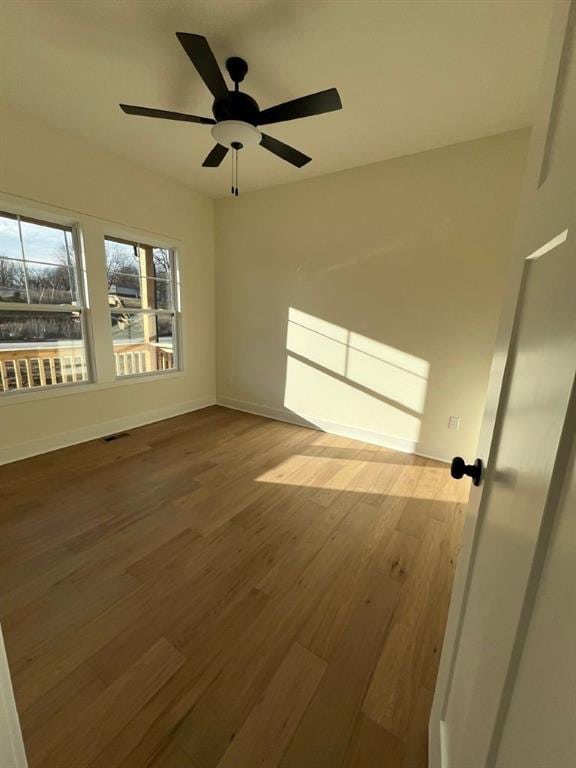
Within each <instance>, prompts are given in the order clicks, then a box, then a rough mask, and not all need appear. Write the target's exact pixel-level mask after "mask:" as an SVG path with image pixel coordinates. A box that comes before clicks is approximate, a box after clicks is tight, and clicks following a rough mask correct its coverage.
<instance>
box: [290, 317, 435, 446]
mask: <svg viewBox="0 0 576 768" xmlns="http://www.w3.org/2000/svg"><path fill="white" fill-rule="evenodd" d="M286 349H287V352H288V359H287V364H286V387H285V394H284V405H285V406H286V407H287V408H289V409H290V410H291V411H293V412H294V413H297V414H298V415H300V416H302V417H303V418H305V419H307V420H308V421H310V422H312V423H313V424H317V425H318V422H322V421H329V422H334V423H338V424H344V425H350V426H353V427H355V428H358V429H364V430H370V431H372V432H378V433H381V434H387V435H390V436H395V437H400V438H402V439H404V440H411V441H414V442H416V441H417V440H418V438H419V435H420V422H421V414H422V412H423V410H424V404H425V399H426V388H427V384H428V376H429V364H428V362H427V361H426V360H422V359H421V358H419V357H416V356H414V355H411V354H408V353H407V352H404V351H402V350H399V349H396V348H394V347H391V346H389V345H387V344H384V343H382V342H380V341H376V340H375V339H372V338H369V337H367V336H363V335H362V334H359V333H356V332H354V331H350V330H348V329H346V328H343V327H341V326H339V325H336V324H334V323H330V322H328V321H326V320H323V319H322V318H318V317H314V316H313V315H310V314H308V313H306V312H302V311H301V310H298V309H295V308H294V307H290V309H289V313H288V330H287V338H286Z"/></svg>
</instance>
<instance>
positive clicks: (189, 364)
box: [0, 108, 214, 460]
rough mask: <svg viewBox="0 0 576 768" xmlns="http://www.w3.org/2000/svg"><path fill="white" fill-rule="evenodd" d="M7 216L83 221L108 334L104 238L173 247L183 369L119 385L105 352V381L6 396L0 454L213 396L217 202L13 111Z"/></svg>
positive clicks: (100, 327) (2, 176) (53, 443)
mask: <svg viewBox="0 0 576 768" xmlns="http://www.w3.org/2000/svg"><path fill="white" fill-rule="evenodd" d="M0 125H1V133H0V209H1V208H2V207H3V206H10V207H11V208H12V209H13V210H17V211H21V212H22V213H30V214H34V213H35V214H36V215H42V213H45V215H46V216H50V215H51V214H54V215H60V216H63V217H66V218H68V219H70V220H73V221H77V222H79V223H80V225H81V227H82V230H83V235H84V241H85V251H86V259H87V262H88V266H89V274H90V279H89V296H90V302H91V314H92V321H93V324H94V326H95V331H96V332H97V333H98V334H99V335H100V337H101V338H102V337H105V336H106V334H110V322H109V318H108V314H107V313H108V309H107V298H106V288H105V273H104V271H103V270H104V253H103V235H104V234H112V235H114V234H117V235H122V234H124V236H130V235H133V236H139V237H141V238H142V240H143V241H147V242H152V243H153V244H154V242H158V243H165V244H172V245H175V246H176V247H177V249H178V253H179V258H180V269H181V288H182V346H183V350H182V351H183V359H184V372H183V373H182V374H180V373H176V374H170V375H168V376H166V377H165V378H156V379H149V380H143V379H141V380H139V381H137V382H134V383H126V382H122V383H120V384H117V383H116V382H115V381H114V370H113V358H112V356H111V354H110V352H109V350H108V348H107V347H106V345H105V348H104V350H103V353H102V350H101V351H100V353H99V359H98V360H97V361H96V362H97V371H98V379H99V383H98V384H97V385H94V386H93V385H87V386H86V387H77V388H74V389H67V390H66V394H65V395H64V394H62V393H61V392H54V391H53V392H47V393H42V394H38V393H34V394H29V393H23V394H18V395H6V396H4V397H2V398H0V426H1V428H0V452H2V454H3V455H2V458H3V459H4V460H9V459H12V458H16V457H19V456H24V455H27V454H29V453H35V452H38V451H42V450H48V449H50V448H53V447H57V446H59V445H62V444H64V443H67V442H77V441H79V440H82V439H88V438H89V437H90V436H92V434H93V433H94V430H96V431H97V432H98V433H99V434H102V433H106V432H107V431H109V430H112V429H114V428H115V427H121V428H125V427H126V426H130V425H133V424H137V423H139V422H142V421H145V420H148V419H150V418H153V417H166V416H168V415H171V414H173V413H177V412H178V411H183V410H188V409H189V408H191V407H194V406H195V405H199V404H202V403H204V404H205V403H207V402H211V401H212V400H213V398H214V216H213V202H212V201H210V200H207V199H204V198H202V197H200V196H199V195H196V194H195V193H193V192H191V191H190V190H189V189H188V188H186V187H185V186H183V185H179V184H177V183H175V182H172V181H169V180H167V179H164V178H162V177H160V176H159V175H157V174H155V173H151V172H148V171H146V170H144V169H142V168H139V167H137V166H135V165H132V164H131V163H128V162H126V161H125V160H123V159H122V158H120V157H117V156H115V155H113V154H110V153H109V152H107V151H103V150H101V149H99V148H98V147H96V146H94V145H92V144H88V143H86V142H85V141H83V140H82V139H81V138H79V137H75V136H72V135H69V134H67V133H64V132H62V131H60V130H56V129H54V128H52V127H51V126H48V125H45V124H43V123H42V122H40V121H38V120H36V118H32V117H29V116H27V115H25V114H23V113H17V112H16V111H14V110H12V109H8V108H5V109H4V111H3V113H2V114H0Z"/></svg>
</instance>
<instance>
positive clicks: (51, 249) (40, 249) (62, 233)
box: [20, 220, 74, 267]
mask: <svg viewBox="0 0 576 768" xmlns="http://www.w3.org/2000/svg"><path fill="white" fill-rule="evenodd" d="M20 226H21V228H22V242H23V243H24V258H25V259H26V261H28V260H30V261H41V262H44V263H46V264H55V265H60V266H64V267H66V266H67V265H68V264H70V265H73V263H74V253H73V250H71V248H70V246H71V238H70V239H66V230H65V229H60V228H58V227H53V226H43V225H42V224H33V223H32V222H30V221H22V220H21V221H20Z"/></svg>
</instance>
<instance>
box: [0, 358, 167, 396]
mask: <svg viewBox="0 0 576 768" xmlns="http://www.w3.org/2000/svg"><path fill="white" fill-rule="evenodd" d="M114 362H115V364H116V375H117V376H130V375H133V374H137V373H147V372H149V371H153V370H160V371H166V370H169V369H170V368H172V367H173V364H174V363H173V356H172V353H171V352H167V351H165V350H159V354H157V368H153V367H152V365H151V358H150V352H149V351H146V350H137V351H127V352H114ZM87 378H88V374H87V371H86V364H85V362H84V358H83V356H82V355H75V354H64V355H60V356H44V357H23V358H15V359H12V360H3V359H0V391H2V392H8V391H12V390H18V389H29V388H31V387H49V386H52V385H53V384H67V383H71V382H75V381H86V380H87Z"/></svg>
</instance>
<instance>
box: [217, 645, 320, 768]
mask: <svg viewBox="0 0 576 768" xmlns="http://www.w3.org/2000/svg"><path fill="white" fill-rule="evenodd" d="M325 669H326V663H325V662H324V661H323V660H322V659H320V658H319V657H318V656H315V655H314V654H313V653H310V651H307V650H306V649H305V648H303V647H302V646H301V645H299V644H298V643H295V644H294V645H293V646H292V647H291V648H290V650H289V652H288V655H287V656H286V658H285V659H284V661H283V662H282V663H281V664H280V666H279V667H278V670H277V672H276V674H275V675H274V677H273V678H272V680H271V682H270V685H269V686H268V688H267V689H266V692H265V693H264V696H263V698H262V700H261V701H260V702H259V703H258V704H257V705H256V706H255V707H254V709H253V710H252V712H251V713H250V715H249V717H248V719H247V720H246V722H245V723H244V725H243V726H242V728H241V729H240V731H239V732H238V734H237V735H236V736H235V738H234V741H233V742H232V744H231V745H230V746H229V747H228V749H227V750H226V752H225V753H224V756H223V757H222V759H221V760H220V762H219V763H218V768H276V766H277V765H278V763H279V762H280V760H281V758H282V755H283V754H284V750H285V749H286V747H287V746H288V743H289V741H290V738H291V737H292V734H293V733H294V730H295V729H296V726H297V725H298V723H299V721H300V718H301V717H302V714H303V712H304V710H305V709H306V707H307V705H308V702H309V701H310V699H311V698H312V695H313V694H314V692H315V690H316V688H317V687H318V684H319V682H320V680H321V678H322V675H323V674H324V671H325Z"/></svg>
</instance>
